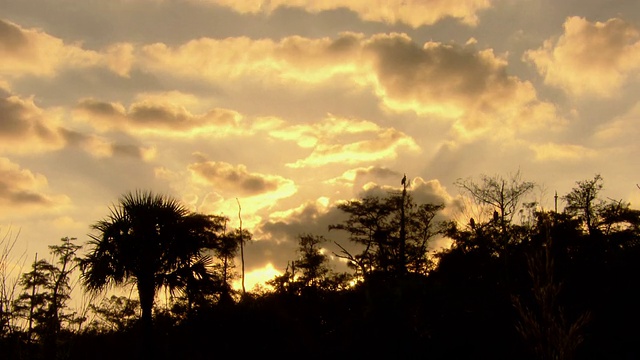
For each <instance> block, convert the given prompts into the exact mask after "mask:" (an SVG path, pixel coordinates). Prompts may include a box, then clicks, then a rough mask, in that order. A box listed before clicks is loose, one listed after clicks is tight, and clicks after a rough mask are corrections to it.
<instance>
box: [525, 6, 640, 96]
mask: <svg viewBox="0 0 640 360" xmlns="http://www.w3.org/2000/svg"><path fill="white" fill-rule="evenodd" d="M524 59H525V60H528V61H530V62H532V63H533V64H535V66H536V68H537V70H538V72H539V73H540V74H541V75H543V76H544V81H545V83H546V84H549V85H552V86H555V87H559V88H561V89H563V90H565V91H566V92H568V93H571V94H574V95H576V96H583V95H594V96H601V97H608V96H613V95H614V94H615V92H616V91H617V90H619V89H620V87H621V86H622V85H623V84H624V83H625V82H626V81H627V80H628V79H629V77H630V76H632V75H634V74H636V75H637V74H638V72H639V71H640V32H639V30H638V29H637V28H636V27H634V26H633V25H632V24H629V23H627V22H625V21H623V20H621V19H615V18H614V19H609V20H608V21H606V22H595V23H592V22H589V21H587V20H586V19H584V18H581V17H576V16H574V17H569V18H567V20H566V21H565V23H564V33H563V34H562V35H561V36H560V37H559V38H557V39H556V38H551V39H548V40H546V41H545V42H544V44H543V45H542V47H540V48H539V49H536V50H530V51H528V52H526V53H525V55H524Z"/></svg>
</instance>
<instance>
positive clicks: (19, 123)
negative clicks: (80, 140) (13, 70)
mask: <svg viewBox="0 0 640 360" xmlns="http://www.w3.org/2000/svg"><path fill="white" fill-rule="evenodd" d="M48 122H51V120H50V119H47V117H46V115H44V114H43V111H42V109H40V108H38V107H37V106H36V105H35V104H34V103H33V100H32V99H27V100H24V99H21V98H19V97H17V96H10V95H9V94H8V96H6V97H0V139H2V142H1V143H0V152H5V153H24V152H36V151H40V150H43V149H56V148H59V147H60V146H62V145H63V144H62V141H61V140H62V138H61V136H60V129H59V128H58V127H57V126H55V125H49V124H47V123H48Z"/></svg>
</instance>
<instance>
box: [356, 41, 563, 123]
mask: <svg viewBox="0 0 640 360" xmlns="http://www.w3.org/2000/svg"><path fill="white" fill-rule="evenodd" d="M365 50H366V52H367V53H368V54H370V58H371V59H372V64H373V65H372V66H373V69H374V71H375V73H376V75H377V78H376V83H375V88H376V92H377V94H378V96H379V97H380V98H381V99H382V101H383V103H384V104H385V105H386V107H387V108H389V109H392V110H397V111H404V110H410V111H414V112H416V113H418V114H421V115H435V116H438V117H441V118H445V119H450V120H453V121H454V122H455V129H456V130H457V131H458V132H459V133H460V135H470V134H474V133H482V132H486V131H487V130H491V131H496V130H501V131H509V132H512V131H518V130H523V131H528V130H532V129H539V128H540V127H542V126H549V125H550V124H551V125H553V124H554V123H557V122H558V121H559V120H558V115H557V114H556V109H555V106H554V105H552V104H550V103H545V102H543V101H540V100H539V99H538V98H537V94H536V91H535V89H534V87H533V85H532V84H531V83H530V82H527V81H522V80H520V79H518V78H517V77H514V76H509V75H508V74H507V71H506V67H507V62H506V60H504V59H503V58H501V57H499V56H496V55H495V54H494V53H493V50H491V49H486V50H481V51H477V50H475V48H473V46H465V47H460V46H456V45H447V44H442V43H437V42H427V43H425V44H424V45H423V46H422V47H420V46H419V45H418V44H416V43H415V42H413V41H412V40H411V39H410V38H409V37H408V36H406V35H401V34H390V35H375V36H374V37H372V38H371V40H370V41H368V42H367V44H366V45H365Z"/></svg>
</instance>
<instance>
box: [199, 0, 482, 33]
mask: <svg viewBox="0 0 640 360" xmlns="http://www.w3.org/2000/svg"><path fill="white" fill-rule="evenodd" d="M208 1H210V2H212V3H214V4H217V5H221V6H226V7H229V8H231V9H233V10H235V11H237V12H239V13H243V14H244V13H253V14H255V13H266V14H270V13H271V12H273V11H274V10H276V9H278V8H283V7H296V8H302V9H304V10H305V11H308V12H311V13H318V12H321V11H328V10H336V9H341V8H343V9H348V10H350V11H353V12H355V13H356V14H358V16H359V17H360V18H361V19H362V20H366V21H377V22H384V23H387V24H395V23H404V24H407V25H409V26H412V27H414V28H417V27H420V26H423V25H432V24H435V23H436V22H438V21H440V20H442V19H445V18H455V19H458V20H460V21H461V22H462V23H464V24H467V25H476V24H477V23H478V16H477V14H478V12H480V11H481V10H484V9H487V8H489V7H490V6H491V0H460V1H449V0H389V1H376V2H371V1H367V0H355V1H353V0H329V1H327V0H269V1H266V0H208Z"/></svg>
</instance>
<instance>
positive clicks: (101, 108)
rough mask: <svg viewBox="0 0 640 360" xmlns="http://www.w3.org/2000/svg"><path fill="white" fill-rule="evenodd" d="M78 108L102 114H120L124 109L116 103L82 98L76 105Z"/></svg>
mask: <svg viewBox="0 0 640 360" xmlns="http://www.w3.org/2000/svg"><path fill="white" fill-rule="evenodd" d="M76 108H77V109H81V110H85V111H88V112H89V113H92V114H95V115H100V116H120V115H123V114H122V111H121V110H120V109H119V108H118V107H116V106H115V105H114V104H111V103H108V102H104V101H97V100H93V99H84V100H81V101H80V102H79V103H78V105H77V106H76Z"/></svg>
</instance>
